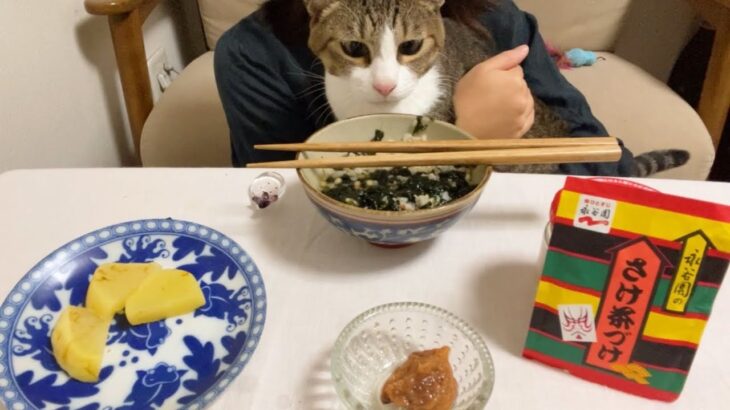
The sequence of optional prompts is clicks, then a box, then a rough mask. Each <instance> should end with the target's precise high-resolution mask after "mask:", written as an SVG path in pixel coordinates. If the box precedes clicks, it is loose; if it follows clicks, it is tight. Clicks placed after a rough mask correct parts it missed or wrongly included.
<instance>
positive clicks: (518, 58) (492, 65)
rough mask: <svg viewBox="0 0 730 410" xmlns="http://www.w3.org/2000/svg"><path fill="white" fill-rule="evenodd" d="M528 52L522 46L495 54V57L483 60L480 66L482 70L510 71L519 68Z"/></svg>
mask: <svg viewBox="0 0 730 410" xmlns="http://www.w3.org/2000/svg"><path fill="white" fill-rule="evenodd" d="M529 52H530V47H528V46H526V45H522V46H519V47H517V48H514V49H512V50H507V51H505V52H502V53H500V54H497V55H496V56H494V57H491V58H489V59H487V60H485V61H484V62H483V63H481V64H480V65H481V66H482V67H481V68H482V69H483V70H484V69H486V70H505V71H506V70H511V69H513V68H515V67H517V66H519V65H520V64H521V63H522V62H523V61H524V60H525V58H527V54H529Z"/></svg>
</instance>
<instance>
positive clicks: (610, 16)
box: [515, 0, 641, 51]
mask: <svg viewBox="0 0 730 410" xmlns="http://www.w3.org/2000/svg"><path fill="white" fill-rule="evenodd" d="M635 1H641V0H635ZM515 3H517V5H518V6H519V7H520V8H521V9H523V10H525V11H527V12H529V13H531V14H533V15H535V16H537V18H538V23H539V25H540V33H541V34H542V36H543V37H544V38H545V39H546V40H547V41H548V42H550V43H551V44H553V45H555V46H557V47H560V48H562V49H564V50H569V49H571V48H575V47H579V48H584V49H586V50H605V51H610V50H613V48H614V46H615V43H616V39H618V37H619V34H620V31H621V28H622V23H623V20H624V18H625V17H626V15H627V13H628V11H629V6H630V5H631V3H632V0H515Z"/></svg>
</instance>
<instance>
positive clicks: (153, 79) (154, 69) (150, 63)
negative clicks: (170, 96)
mask: <svg viewBox="0 0 730 410" xmlns="http://www.w3.org/2000/svg"><path fill="white" fill-rule="evenodd" d="M165 67H170V62H169V60H168V59H167V52H166V51H165V49H164V48H158V49H157V50H156V51H155V52H154V53H153V54H152V56H151V57H150V58H148V59H147V69H148V71H149V74H150V84H151V85H152V100H153V101H154V102H155V103H156V102H157V100H158V99H159V98H160V96H161V95H162V93H163V92H164V91H165V89H166V88H167V86H168V85H169V84H170V82H172V79H171V78H170V75H169V74H168V72H167V71H166V70H165Z"/></svg>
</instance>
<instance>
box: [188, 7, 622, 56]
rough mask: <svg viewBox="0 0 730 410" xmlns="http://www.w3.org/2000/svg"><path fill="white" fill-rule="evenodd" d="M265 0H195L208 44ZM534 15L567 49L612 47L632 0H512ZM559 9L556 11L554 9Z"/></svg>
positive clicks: (547, 35) (553, 39)
mask: <svg viewBox="0 0 730 410" xmlns="http://www.w3.org/2000/svg"><path fill="white" fill-rule="evenodd" d="M265 1H266V0H198V4H199V6H200V15H201V17H202V20H203V28H204V29H205V35H206V39H207V41H208V47H210V49H211V50H213V49H215V44H216V43H217V42H218V39H219V38H220V36H221V35H222V34H223V32H225V31H226V30H228V28H230V27H231V26H233V25H234V24H236V23H237V22H238V21H239V20H241V19H242V18H243V17H245V16H247V15H249V14H250V13H252V12H253V11H254V10H256V9H257V8H258V7H260V6H261V4H263V3H264V2H265ZM515 3H517V5H518V6H520V8H522V9H523V10H526V11H529V12H530V13H532V14H534V15H536V16H537V17H538V19H539V22H540V27H541V32H542V33H543V35H544V36H545V38H547V39H548V40H549V41H550V42H551V43H553V44H555V45H557V46H559V47H562V48H564V49H566V50H567V49H570V48H573V47H581V48H585V49H587V50H613V47H614V44H615V42H616V39H617V38H618V36H619V31H620V30H621V23H622V21H623V19H624V17H625V16H626V13H627V10H628V8H629V5H630V4H631V3H632V0H515ZM556 11H559V12H556Z"/></svg>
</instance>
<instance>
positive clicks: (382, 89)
mask: <svg viewBox="0 0 730 410" xmlns="http://www.w3.org/2000/svg"><path fill="white" fill-rule="evenodd" d="M373 88H375V91H377V92H378V94H380V95H382V96H383V97H387V96H389V95H390V93H392V92H393V90H395V84H393V83H375V84H373Z"/></svg>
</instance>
